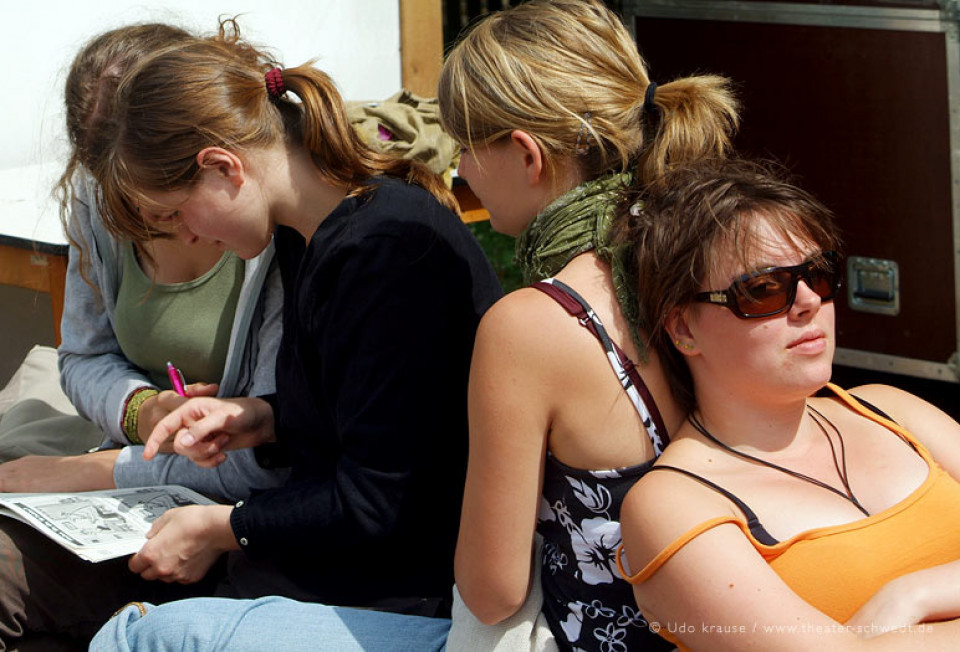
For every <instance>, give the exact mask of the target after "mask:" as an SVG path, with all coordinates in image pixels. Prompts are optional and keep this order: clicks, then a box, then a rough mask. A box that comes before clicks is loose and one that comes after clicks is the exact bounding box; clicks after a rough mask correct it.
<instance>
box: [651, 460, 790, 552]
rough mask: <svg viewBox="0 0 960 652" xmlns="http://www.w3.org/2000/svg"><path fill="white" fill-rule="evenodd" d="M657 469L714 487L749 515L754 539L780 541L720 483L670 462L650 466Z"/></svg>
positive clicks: (763, 542) (768, 542)
mask: <svg viewBox="0 0 960 652" xmlns="http://www.w3.org/2000/svg"><path fill="white" fill-rule="evenodd" d="M657 470H660V471H673V472H675V473H680V474H683V475H685V476H687V477H688V478H692V479H694V480H696V481H697V482H699V483H700V484H702V485H704V486H707V487H709V488H710V489H713V490H714V491H716V492H717V493H719V494H721V495H723V496H724V497H726V498H727V499H728V500H730V501H731V502H733V504H734V505H736V506H737V507H739V508H740V511H741V512H743V515H744V516H746V517H747V527H748V528H750V533H751V534H752V535H753V538H754V539H756V540H757V541H759V542H760V543H762V544H763V545H765V546H773V545H776V544H778V543H779V541H777V540H776V539H774V538H773V537H772V536H771V535H770V533H769V532H767V530H766V528H764V527H763V524H762V523H760V519H759V518H757V515H756V514H755V513H754V511H753V510H752V509H750V508H749V507H748V506H747V504H746V503H745V502H743V501H742V500H740V499H739V498H737V497H736V496H735V495H734V494H732V493H730V492H729V491H727V490H726V489H724V488H723V487H721V486H720V485H718V484H714V483H713V482H711V481H709V480H707V479H706V478H704V477H703V476H699V475H697V474H696V473H693V472H691V471H687V470H686V469H681V468H679V467H676V466H670V465H669V464H657V465H656V466H652V467H650V471H657ZM648 473H649V471H648Z"/></svg>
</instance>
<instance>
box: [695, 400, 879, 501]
mask: <svg viewBox="0 0 960 652" xmlns="http://www.w3.org/2000/svg"><path fill="white" fill-rule="evenodd" d="M809 409H811V410H813V408H809ZM814 411H815V410H814ZM808 414H810V413H809V412H808ZM818 414H819V413H818ZM820 416H821V417H822V418H824V419H825V420H827V422H828V423H830V425H831V427H833V429H834V430H835V431H836V433H837V435H838V437H839V438H840V446H841V455H842V457H843V464H842V468H843V473H840V468H841V464H840V462H839V461H838V460H837V454H836V449H835V448H834V446H833V441H832V440H831V439H830V436H829V435H828V434H827V431H826V429H825V428H824V427H823V425H822V424H821V423H820V422H819V421H817V419H816V417H814V416H813V415H812V414H810V418H811V419H813V420H814V422H816V424H817V426H819V427H820V430H821V431H823V434H824V435H825V436H826V437H827V441H828V442H829V443H830V450H831V451H832V452H833V463H834V466H835V467H836V468H837V474H838V475H840V481H841V482H842V483H843V485H844V488H845V489H846V491H847V493H845V492H843V491H840V490H839V489H837V488H836V487H833V486H831V485H829V484H827V483H826V482H823V481H822V480H817V479H816V478H811V477H810V476H809V475H806V474H804V473H800V472H799V471H794V470H793V469H788V468H786V467H783V466H780V465H779V464H774V463H773V462H768V461H767V460H764V459H761V458H759V457H755V456H753V455H750V454H749V453H744V452H742V451H738V450H737V449H735V448H733V447H732V446H728V445H727V444H725V443H723V442H722V441H720V440H719V439H717V438H716V437H714V436H713V435H712V434H711V433H710V431H709V430H707V428H706V427H705V426H704V425H703V423H701V422H700V420H699V419H698V418H697V417H696V415H695V414H690V415H689V416H688V417H687V420H688V421H689V422H690V425H692V426H693V427H694V428H695V429H696V430H697V432H699V433H700V434H701V435H703V436H704V437H706V438H707V439H709V440H710V441H712V442H713V443H714V444H716V445H717V446H719V447H720V448H722V449H724V450H726V451H728V452H730V453H732V454H733V455H736V456H737V457H741V458H743V459H746V460H750V461H752V462H756V463H757V464H761V465H763V466H766V467H768V468H771V469H775V470H777V471H780V472H781V473H786V474H787V475H789V476H792V477H794V478H797V479H798V480H803V481H804V482H809V483H810V484H812V485H816V486H818V487H821V488H822V489H826V490H827V491H830V492H832V493H834V494H836V495H838V496H840V497H841V498H843V499H844V500H846V501H847V502H849V503H851V504H852V505H853V506H854V507H856V508H857V509H858V510H860V512H861V513H862V514H863V515H864V516H870V513H869V512H868V511H867V510H866V509H864V508H863V505H861V504H860V501H859V500H857V498H856V497H855V496H854V495H853V492H852V491H850V486H849V485H848V484H847V479H846V467H847V460H846V451H845V449H844V447H843V436H842V435H840V431H839V430H838V429H837V427H836V426H834V425H833V423H831V422H830V421H829V419H826V417H823V415H822V414H821V415H820Z"/></svg>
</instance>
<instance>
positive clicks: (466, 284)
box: [231, 178, 501, 605]
mask: <svg viewBox="0 0 960 652" xmlns="http://www.w3.org/2000/svg"><path fill="white" fill-rule="evenodd" d="M277 251H278V258H279V261H280V265H281V270H282V273H283V281H284V294H285V302H286V303H285V306H284V319H283V328H284V333H283V340H282V342H281V346H280V352H279V355H278V359H277V367H276V373H277V393H276V395H275V396H273V397H267V398H268V400H269V401H270V402H271V404H272V405H273V406H274V416H275V419H276V434H277V440H278V444H279V448H280V449H281V450H282V451H283V454H284V456H285V457H287V459H289V460H290V464H291V466H292V476H291V479H290V481H289V482H288V483H287V484H286V486H284V487H281V488H278V489H271V490H267V491H262V492H259V493H256V494H254V495H253V496H252V497H251V498H250V499H249V500H247V501H244V502H243V503H242V504H241V505H240V506H238V507H236V508H234V510H233V512H232V515H231V525H232V527H233V530H234V534H235V535H236V537H237V540H238V541H240V542H241V546H242V549H243V550H244V551H245V552H246V554H247V555H248V556H250V557H251V558H252V559H270V560H271V561H272V562H274V563H276V564H277V565H278V566H279V568H280V569H281V571H282V572H284V573H285V574H287V575H288V576H289V577H290V578H291V579H293V580H295V581H296V582H297V583H298V584H299V585H300V586H301V587H303V588H304V589H306V590H307V591H308V592H309V593H310V594H313V595H315V596H316V599H317V600H318V601H322V602H325V603H328V604H338V605H379V604H383V601H384V600H385V599H392V598H410V597H420V598H434V597H443V598H448V597H449V592H450V589H451V586H452V584H453V551H454V547H455V544H456V536H457V529H458V527H459V518H460V507H461V500H462V497H463V484H464V477H465V472H466V454H467V379H468V374H469V366H470V358H471V354H472V350H473V340H474V336H475V333H476V329H477V324H478V322H479V320H480V317H481V316H482V315H483V313H484V311H486V309H487V308H489V307H490V306H491V305H492V304H493V302H494V301H496V300H497V299H498V298H499V297H500V295H501V289H500V285H499V283H498V281H497V279H496V276H495V274H494V272H493V270H492V268H491V267H490V264H489V262H488V261H487V259H486V257H485V256H484V254H483V251H482V250H481V249H480V247H479V246H478V244H477V242H476V240H475V239H474V238H473V236H472V235H471V234H470V232H469V231H468V230H467V229H466V228H465V227H464V225H463V224H462V223H461V222H460V220H459V219H458V218H457V217H456V216H455V215H453V214H452V213H451V212H450V211H448V210H446V209H444V208H443V207H442V206H441V205H440V204H439V203H438V202H437V201H436V200H435V199H434V198H433V197H432V196H431V195H430V194H429V193H427V192H426V191H424V190H422V189H421V188H418V187H415V186H411V185H407V184H405V183H403V182H401V181H398V180H395V179H389V178H387V179H383V180H381V181H380V182H379V184H378V186H377V187H376V188H375V189H374V190H373V191H372V192H370V193H365V194H363V195H360V196H359V197H351V198H347V199H346V200H345V201H343V202H342V203H341V204H340V206H339V207H338V208H337V209H336V210H334V212H333V213H331V214H330V215H329V216H328V217H327V219H326V220H324V221H323V223H322V224H321V225H320V227H319V228H318V229H317V231H316V233H315V234H314V236H313V238H312V239H311V241H310V243H309V246H305V243H304V241H303V238H302V237H300V235H299V234H297V233H296V232H295V231H293V230H291V229H288V228H285V227H281V228H280V229H279V230H278V232H277Z"/></svg>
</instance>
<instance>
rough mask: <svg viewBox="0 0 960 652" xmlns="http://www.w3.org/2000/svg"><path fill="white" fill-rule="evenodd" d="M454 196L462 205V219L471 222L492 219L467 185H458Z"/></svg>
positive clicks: (454, 189) (454, 188) (454, 190)
mask: <svg viewBox="0 0 960 652" xmlns="http://www.w3.org/2000/svg"><path fill="white" fill-rule="evenodd" d="M453 194H454V196H455V197H456V198H457V202H458V203H459V204H460V219H462V220H463V221H464V222H466V223H467V224H469V223H470V222H483V221H485V220H489V219H490V213H488V212H487V209H485V208H484V207H483V205H482V204H481V203H480V200H479V199H477V196H476V195H474V194H473V191H472V190H470V186H468V185H467V184H465V183H464V184H457V185H455V186H454V187H453Z"/></svg>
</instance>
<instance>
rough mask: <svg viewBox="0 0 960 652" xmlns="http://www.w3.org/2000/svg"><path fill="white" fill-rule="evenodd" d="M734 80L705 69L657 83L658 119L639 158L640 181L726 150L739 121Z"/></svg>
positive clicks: (656, 103)
mask: <svg viewBox="0 0 960 652" xmlns="http://www.w3.org/2000/svg"><path fill="white" fill-rule="evenodd" d="M730 86H731V84H730V80H728V79H727V78H725V77H718V76H714V75H703V76H697V77H685V78H682V79H677V80H675V81H672V82H670V83H668V84H664V85H662V86H658V87H657V89H656V95H655V96H654V99H653V103H654V105H655V106H656V108H657V112H656V113H657V121H656V123H655V127H654V131H653V134H652V137H651V138H650V140H649V141H648V142H647V143H646V146H645V147H644V148H643V150H642V152H641V154H640V157H639V159H638V161H637V168H638V176H639V179H640V180H641V182H643V183H648V182H650V181H652V180H653V179H655V178H657V177H659V176H660V175H662V174H663V173H664V172H666V171H667V170H668V169H669V168H671V167H674V166H677V165H685V164H689V163H693V162H695V161H698V160H700V159H708V158H723V157H725V156H726V155H727V154H728V152H729V151H730V150H731V149H732V146H733V145H732V138H733V134H734V132H735V131H736V129H737V127H738V126H739V121H740V119H739V116H738V108H739V106H738V102H737V100H736V99H735V97H734V95H733V92H732V90H731V88H730ZM645 113H646V112H645ZM649 118H650V117H649V116H647V115H645V116H644V119H646V120H649Z"/></svg>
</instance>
